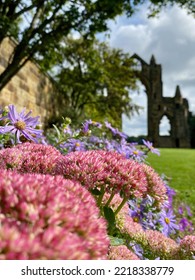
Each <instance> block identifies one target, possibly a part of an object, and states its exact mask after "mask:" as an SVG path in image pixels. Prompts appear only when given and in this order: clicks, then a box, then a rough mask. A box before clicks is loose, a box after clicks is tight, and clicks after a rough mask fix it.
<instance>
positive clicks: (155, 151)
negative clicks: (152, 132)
mask: <svg viewBox="0 0 195 280" xmlns="http://www.w3.org/2000/svg"><path fill="white" fill-rule="evenodd" d="M142 141H143V143H144V145H145V146H146V147H147V148H148V149H149V150H150V151H151V153H153V154H156V155H158V156H160V151H159V150H158V149H156V148H154V147H153V143H152V142H150V141H146V140H144V139H142Z"/></svg>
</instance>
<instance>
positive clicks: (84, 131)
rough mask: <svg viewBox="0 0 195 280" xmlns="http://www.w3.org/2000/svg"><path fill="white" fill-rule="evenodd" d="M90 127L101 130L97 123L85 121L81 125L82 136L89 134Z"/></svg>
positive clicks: (99, 124) (100, 125)
mask: <svg viewBox="0 0 195 280" xmlns="http://www.w3.org/2000/svg"><path fill="white" fill-rule="evenodd" d="M90 125H92V126H95V127H98V128H101V127H102V124H101V123H99V122H96V121H92V120H86V121H85V122H84V123H83V127H82V132H83V133H84V134H88V133H89V127H90Z"/></svg>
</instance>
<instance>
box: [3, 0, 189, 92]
mask: <svg viewBox="0 0 195 280" xmlns="http://www.w3.org/2000/svg"><path fill="white" fill-rule="evenodd" d="M144 3H145V1H144V0H133V1H129V0H96V1H91V0H77V1H68V0H47V1H45V0H28V1H27V0H6V1H5V0H4V1H0V43H1V42H2V41H3V40H4V39H5V38H6V37H14V38H15V39H17V40H18V44H17V46H16V47H15V48H14V50H13V53H12V55H10V57H11V60H10V62H9V64H8V66H7V67H6V68H5V70H4V71H3V72H2V73H1V74H0V90H2V89H3V88H4V86H5V85H6V84H7V83H8V82H9V81H10V79H11V78H12V77H13V76H14V75H15V74H16V73H17V72H18V71H19V70H20V69H21V68H22V67H23V66H24V65H25V63H26V62H27V61H28V60H30V59H37V60H38V61H40V60H41V61H44V60H45V55H46V54H47V56H49V57H50V60H47V61H45V66H46V64H47V63H48V65H47V67H49V65H50V62H52V61H53V60H55V56H56V51H57V50H58V49H60V48H61V40H62V38H63V37H65V36H67V35H68V34H70V33H72V32H77V33H79V34H82V35H83V36H84V37H85V38H88V37H93V36H94V35H95V34H96V33H97V32H103V31H107V30H108V20H109V19H115V17H116V16H117V15H121V14H123V13H126V14H127V16H131V15H132V14H133V13H134V12H135V10H136V7H137V6H139V5H141V4H144ZM149 3H151V6H150V14H153V15H156V12H158V11H159V10H160V9H161V8H162V7H163V6H167V5H168V4H175V3H177V4H179V5H180V6H182V7H186V8H187V9H188V10H189V11H190V12H191V13H194V1H193V0H167V1H164V0H150V1H149Z"/></svg>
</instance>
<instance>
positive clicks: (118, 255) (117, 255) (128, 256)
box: [108, 245, 139, 260]
mask: <svg viewBox="0 0 195 280" xmlns="http://www.w3.org/2000/svg"><path fill="white" fill-rule="evenodd" d="M108 259H110V260H139V258H138V256H137V255H136V254H134V253H133V252H132V251H130V250H129V249H128V248H127V246H125V245H120V246H110V250H109V254H108Z"/></svg>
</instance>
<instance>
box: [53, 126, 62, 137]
mask: <svg viewBox="0 0 195 280" xmlns="http://www.w3.org/2000/svg"><path fill="white" fill-rule="evenodd" d="M53 127H54V128H55V131H56V133H57V135H58V139H60V137H61V133H60V131H59V129H58V128H57V126H56V125H55V124H53Z"/></svg>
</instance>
